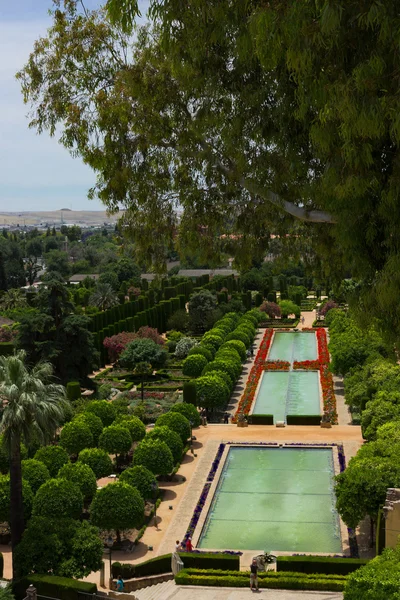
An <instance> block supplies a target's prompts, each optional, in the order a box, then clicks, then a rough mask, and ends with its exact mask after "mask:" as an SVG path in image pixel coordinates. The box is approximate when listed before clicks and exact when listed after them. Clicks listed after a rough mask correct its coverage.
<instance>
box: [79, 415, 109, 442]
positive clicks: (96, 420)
mask: <svg viewBox="0 0 400 600" xmlns="http://www.w3.org/2000/svg"><path fill="white" fill-rule="evenodd" d="M76 421H79V422H83V423H85V424H86V425H87V426H88V427H89V429H90V432H91V434H92V436H93V445H94V446H97V444H98V442H99V437H100V434H101V432H102V431H103V422H102V420H101V419H100V417H98V416H97V415H95V414H94V413H92V412H84V413H80V414H78V415H77V416H76V417H75V418H74V419H73V421H72V422H73V423H75V422H76Z"/></svg>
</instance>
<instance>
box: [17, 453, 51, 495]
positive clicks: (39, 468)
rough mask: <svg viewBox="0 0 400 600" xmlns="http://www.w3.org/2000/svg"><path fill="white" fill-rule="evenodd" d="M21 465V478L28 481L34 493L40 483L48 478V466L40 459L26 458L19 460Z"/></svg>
mask: <svg viewBox="0 0 400 600" xmlns="http://www.w3.org/2000/svg"><path fill="white" fill-rule="evenodd" d="M21 467H22V478H23V479H25V481H27V482H28V483H29V485H30V486H31V489H32V492H33V493H34V494H36V492H37V491H38V489H39V488H40V486H41V485H43V484H44V483H46V481H48V480H49V479H50V473H49V470H48V468H47V467H46V465H45V464H44V463H43V462H41V461H40V460H36V459H34V458H28V459H27V460H23V461H22V462H21Z"/></svg>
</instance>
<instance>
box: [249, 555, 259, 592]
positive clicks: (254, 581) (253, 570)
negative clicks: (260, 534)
mask: <svg viewBox="0 0 400 600" xmlns="http://www.w3.org/2000/svg"><path fill="white" fill-rule="evenodd" d="M257 573H258V566H257V561H256V559H255V558H253V560H252V562H251V565H250V589H251V590H253V589H255V590H256V591H258V577H257Z"/></svg>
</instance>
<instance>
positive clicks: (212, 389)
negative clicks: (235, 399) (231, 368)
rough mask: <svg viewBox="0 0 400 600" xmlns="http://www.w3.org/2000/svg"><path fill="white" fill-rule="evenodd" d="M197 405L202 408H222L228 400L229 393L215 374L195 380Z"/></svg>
mask: <svg viewBox="0 0 400 600" xmlns="http://www.w3.org/2000/svg"><path fill="white" fill-rule="evenodd" d="M196 388H197V403H198V405H199V406H202V407H204V408H222V407H223V406H224V405H225V404H226V403H227V402H228V400H229V396H230V391H229V388H228V386H227V385H226V383H225V381H224V380H223V379H221V377H219V376H218V375H217V374H216V373H210V374H208V375H203V376H202V377H199V378H198V379H196Z"/></svg>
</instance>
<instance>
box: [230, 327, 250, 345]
mask: <svg viewBox="0 0 400 600" xmlns="http://www.w3.org/2000/svg"><path fill="white" fill-rule="evenodd" d="M230 340H239V341H240V342H243V344H244V345H245V346H246V348H248V347H249V346H250V338H249V336H248V335H247V333H245V332H244V331H243V330H240V329H235V330H234V331H232V333H228V335H227V336H226V339H225V342H229V341H230Z"/></svg>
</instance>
